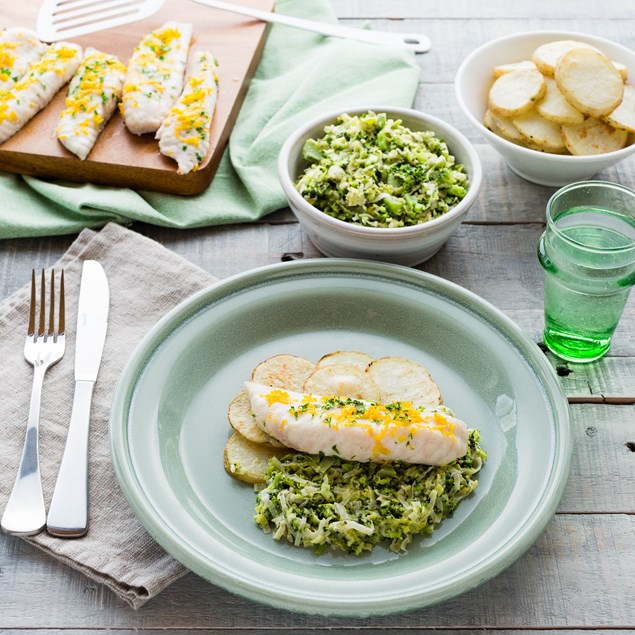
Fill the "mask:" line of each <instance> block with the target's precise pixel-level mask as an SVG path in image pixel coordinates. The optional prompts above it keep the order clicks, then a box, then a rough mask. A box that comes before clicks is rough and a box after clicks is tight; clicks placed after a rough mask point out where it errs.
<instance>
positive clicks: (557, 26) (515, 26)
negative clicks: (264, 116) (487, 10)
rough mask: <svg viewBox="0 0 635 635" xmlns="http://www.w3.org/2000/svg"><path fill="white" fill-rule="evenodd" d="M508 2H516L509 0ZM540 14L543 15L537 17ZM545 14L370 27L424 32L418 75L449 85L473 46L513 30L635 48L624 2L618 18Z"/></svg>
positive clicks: (380, 22)
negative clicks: (425, 46)
mask: <svg viewBox="0 0 635 635" xmlns="http://www.w3.org/2000/svg"><path fill="white" fill-rule="evenodd" d="M412 4H413V5H414V4H415V3H412ZM439 4H440V3H439ZM508 4H509V5H513V4H516V3H512V2H510V3H508ZM518 4H521V3H518ZM553 4H558V3H553ZM482 5H483V3H477V5H476V6H475V10H476V11H479V10H480V8H481V6H482ZM525 7H526V5H525ZM540 15H542V16H544V17H537V16H540ZM547 16H549V13H548V12H547V13H544V14H540V13H538V12H535V13H533V9H532V15H531V16H530V17H527V18H511V19H500V20H488V19H480V18H478V17H457V18H455V19H438V18H435V17H430V18H426V19H403V20H389V19H388V20H386V19H376V20H373V21H372V27H373V28H374V29H377V30H383V31H393V32H399V31H402V32H414V33H425V34H427V35H428V36H429V37H430V39H431V41H432V48H431V50H430V51H429V52H428V53H426V54H425V55H417V56H416V61H417V63H418V64H419V66H420V67H421V78H422V80H424V81H427V82H437V83H443V84H451V83H452V82H453V81H454V76H455V74H456V71H457V69H458V67H459V65H460V64H461V62H462V61H463V60H464V59H465V57H467V55H468V54H469V53H471V52H472V51H473V50H474V49H476V48H477V47H479V46H481V45H482V44H485V43H486V42H489V41H491V40H494V39H496V38H499V37H503V36H505V35H510V34H512V33H522V32H526V31H534V30H537V31H542V30H549V31H575V32H580V33H586V34H589V35H597V36H599V37H603V38H605V39H607V40H612V41H614V42H617V43H619V44H622V45H623V46H626V47H627V48H630V49H634V48H635V16H634V15H633V12H632V10H631V11H629V10H628V9H626V5H624V11H623V13H622V15H621V16H620V17H619V19H614V20H597V19H593V18H584V19H578V20H575V21H572V20H570V19H568V18H561V19H551V18H549V17H547ZM616 17H617V16H616ZM346 23H347V24H349V25H350V26H358V27H361V26H363V25H364V20H363V19H359V20H357V19H356V20H350V21H349V20H347V21H346ZM503 61H505V60H501V62H503Z"/></svg>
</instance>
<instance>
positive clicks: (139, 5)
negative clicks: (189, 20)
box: [37, 0, 431, 53]
mask: <svg viewBox="0 0 635 635" xmlns="http://www.w3.org/2000/svg"><path fill="white" fill-rule="evenodd" d="M193 1H194V2H198V3H199V4H204V5H207V6H208V7H212V8H214V9H220V10H221V11H230V12H232V13H240V14H242V15H246V16H249V17H251V18H256V19H257V20H263V21H264V22H275V23H276V24H285V25H287V26H293V27H297V28H298V29H305V30H307V31H314V32H316V33H322V34H323V35H332V36H334V37H341V38H350V39H352V40H359V41H362V42H371V43H374V44H383V45H384V46H396V47H398V48H405V49H410V50H412V51H414V52H415V53H426V52H427V51H429V50H430V46H431V44H430V38H428V37H427V36H425V35H421V34H418V33H388V32H385V31H367V30H365V29H355V28H349V27H344V26H340V25H339V24H329V23H325V22H315V21H313V20H303V19H301V18H294V17H292V16H287V15H281V14H279V13H271V12H269V11H260V10H258V9H252V8H250V7H243V6H240V5H237V4H231V3H229V2H218V1H217V0H193ZM164 3H165V0H44V2H43V3H42V7H41V8H40V13H39V15H38V19H37V33H38V36H39V37H40V38H41V39H42V40H44V41H45V42H57V41H58V40H64V39H68V38H73V37H77V36H79V35H86V34H88V33H95V32H96V31H103V30H105V29H112V28H114V27H117V26H121V25H123V24H129V23H130V22H136V21H138V20H144V19H145V18H148V17H150V16H151V15H154V14H155V13H156V12H157V11H158V10H159V9H160V8H161V7H162V6H163V4H164Z"/></svg>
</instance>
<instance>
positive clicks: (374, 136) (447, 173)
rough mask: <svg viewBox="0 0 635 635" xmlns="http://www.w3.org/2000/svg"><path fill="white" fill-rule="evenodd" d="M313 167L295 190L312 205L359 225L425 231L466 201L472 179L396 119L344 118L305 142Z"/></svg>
mask: <svg viewBox="0 0 635 635" xmlns="http://www.w3.org/2000/svg"><path fill="white" fill-rule="evenodd" d="M303 156H304V158H305V159H306V160H307V161H308V162H309V166H308V167H307V168H306V169H305V170H304V172H303V173H302V175H301V176H300V178H299V179H298V180H297V182H296V184H295V187H296V189H297V190H298V192H299V193H300V194H301V195H302V196H303V197H304V198H305V199H306V200H307V201H308V202H309V203H311V205H313V206H315V207H317V208H318V209H320V210H322V211H323V212H325V213H326V214H329V215H330V216H333V217H335V218H339V219H340V220H343V221H347V222H350V223H354V224H356V225H367V226H370V227H404V226H409V225H418V224H420V223H425V222H426V221H429V220H431V219H433V218H437V217H438V216H441V215H442V214H445V213H446V212H447V211H449V210H450V209H452V208H453V207H454V206H455V205H457V203H458V202H459V201H460V200H461V199H462V198H464V197H465V195H466V194H467V190H468V178H467V175H466V173H465V169H464V167H463V166H462V165H461V164H458V163H456V161H455V158H454V157H453V156H452V155H451V154H450V152H449V151H448V147H447V145H446V143H445V142H444V141H443V140H441V139H439V138H438V137H437V136H435V134H434V133H433V132H431V131H423V132H421V131H413V130H410V129H409V128H407V127H406V126H404V125H403V124H402V122H401V120H399V119H390V118H388V117H387V115H386V114H383V113H380V114H375V113H373V112H367V113H365V114H363V115H359V116H354V117H351V116H349V115H347V114H343V115H341V116H340V117H338V119H337V122H336V123H335V124H333V125H329V126H326V127H325V128H324V136H323V137H321V138H320V139H308V140H307V141H306V142H305V144H304V148H303Z"/></svg>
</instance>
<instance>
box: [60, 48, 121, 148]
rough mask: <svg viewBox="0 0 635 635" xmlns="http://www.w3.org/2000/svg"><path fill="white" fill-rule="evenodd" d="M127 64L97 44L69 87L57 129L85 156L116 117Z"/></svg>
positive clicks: (62, 140)
mask: <svg viewBox="0 0 635 635" xmlns="http://www.w3.org/2000/svg"><path fill="white" fill-rule="evenodd" d="M125 76H126V67H125V66H124V65H123V64H122V63H121V62H120V61H119V59H118V58H117V57H116V56H114V55H110V54H108V53H102V52H101V51H98V50H96V49H93V48H89V49H87V50H86V53H85V56H84V59H83V60H82V63H81V64H80V65H79V68H78V69H77V71H76V72H75V75H74V76H73V79H72V80H71V83H70V85H69V87H68V94H67V96H66V108H65V109H64V110H63V111H62V112H61V113H60V121H59V124H58V126H57V129H56V131H55V133H56V135H57V138H58V139H59V141H60V143H62V145H63V146H64V147H65V148H67V149H68V150H70V151H71V152H72V153H73V154H75V155H77V156H78V157H79V158H80V159H85V158H86V157H87V156H88V153H89V152H90V151H91V150H92V148H93V146H94V145H95V142H96V141H97V137H98V136H99V134H100V133H101V131H102V130H103V129H104V127H105V125H106V124H107V123H108V120H109V119H110V118H111V117H112V115H113V113H114V112H115V109H116V108H117V104H118V102H119V99H120V97H121V91H122V88H123V82H124V78H125Z"/></svg>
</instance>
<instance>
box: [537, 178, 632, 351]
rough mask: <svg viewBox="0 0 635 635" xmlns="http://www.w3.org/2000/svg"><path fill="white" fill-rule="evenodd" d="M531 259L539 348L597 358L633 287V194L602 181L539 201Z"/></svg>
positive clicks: (605, 348)
mask: <svg viewBox="0 0 635 635" xmlns="http://www.w3.org/2000/svg"><path fill="white" fill-rule="evenodd" d="M538 259H539V260H540V264H541V265H542V267H543V269H544V270H545V331H544V340H545V344H546V345H547V347H548V348H549V350H550V351H552V352H553V353H554V354H555V355H557V356H558V357H560V358H562V359H565V360H567V361H572V362H590V361H593V360H595V359H599V358H600V357H602V356H603V355H604V354H605V353H606V352H607V351H608V349H609V347H610V345H611V336H612V335H613V331H615V327H616V326H617V324H618V322H619V319H620V316H621V315H622V311H623V310H624V306H625V305H626V302H627V300H628V296H629V293H630V290H631V287H632V286H633V284H635V191H633V190H631V189H629V188H627V187H624V186H622V185H619V184H616V183H608V182H605V181H585V182H581V183H571V184H570V185H567V186H565V187H563V188H561V189H560V190H558V191H557V192H556V193H555V194H554V195H553V196H552V197H551V198H550V199H549V202H548V203H547V229H546V230H545V233H544V234H543V235H542V236H541V238H540V242H539V243H538Z"/></svg>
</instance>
